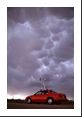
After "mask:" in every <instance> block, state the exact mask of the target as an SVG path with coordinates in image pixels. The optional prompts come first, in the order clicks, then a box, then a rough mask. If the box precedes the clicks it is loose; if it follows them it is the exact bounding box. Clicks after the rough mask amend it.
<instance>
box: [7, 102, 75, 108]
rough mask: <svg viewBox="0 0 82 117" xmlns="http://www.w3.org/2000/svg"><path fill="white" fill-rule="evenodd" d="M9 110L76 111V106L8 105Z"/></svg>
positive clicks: (9, 103)
mask: <svg viewBox="0 0 82 117" xmlns="http://www.w3.org/2000/svg"><path fill="white" fill-rule="evenodd" d="M7 109H74V104H53V105H48V104H24V103H11V102H8V103H7Z"/></svg>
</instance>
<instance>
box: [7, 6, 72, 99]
mask: <svg viewBox="0 0 82 117" xmlns="http://www.w3.org/2000/svg"><path fill="white" fill-rule="evenodd" d="M7 16H8V17H7V19H8V20H7V87H8V88H7V89H8V94H10V95H15V94H22V95H26V94H31V93H34V92H36V91H38V90H39V89H41V88H42V84H41V83H40V80H39V78H40V77H42V78H43V79H45V84H46V86H47V87H48V88H50V89H53V90H55V91H58V92H62V93H65V94H66V95H67V96H68V97H70V98H74V9H73V8H72V7H64V8H63V7H56V8H55V7H49V8H47V7H41V8H40V7H35V8H31V7H28V8H22V7H20V8H17V7H16V8H15V7H14V8H11V7H8V8H7Z"/></svg>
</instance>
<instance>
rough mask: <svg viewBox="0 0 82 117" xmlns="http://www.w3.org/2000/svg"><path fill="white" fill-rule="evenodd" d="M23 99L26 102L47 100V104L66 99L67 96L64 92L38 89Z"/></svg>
mask: <svg viewBox="0 0 82 117" xmlns="http://www.w3.org/2000/svg"><path fill="white" fill-rule="evenodd" d="M25 100H26V102H27V103H28V104H30V103H32V102H47V103H48V104H53V103H54V102H61V101H66V100H67V98H66V95H65V94H62V93H57V92H55V91H52V90H40V91H38V92H37V93H35V94H34V95H31V96H28V97H26V99H25Z"/></svg>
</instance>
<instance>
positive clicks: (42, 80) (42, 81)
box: [40, 77, 46, 90]
mask: <svg viewBox="0 0 82 117" xmlns="http://www.w3.org/2000/svg"><path fill="white" fill-rule="evenodd" d="M40 81H41V83H42V85H43V88H44V90H46V86H45V83H44V81H45V79H42V78H41V77H40Z"/></svg>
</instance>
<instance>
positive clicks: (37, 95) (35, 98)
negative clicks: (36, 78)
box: [32, 91, 42, 102]
mask: <svg viewBox="0 0 82 117" xmlns="http://www.w3.org/2000/svg"><path fill="white" fill-rule="evenodd" d="M41 97H42V92H41V91H38V92H37V93H35V94H34V96H33V97H32V100H33V102H40V101H41Z"/></svg>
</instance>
